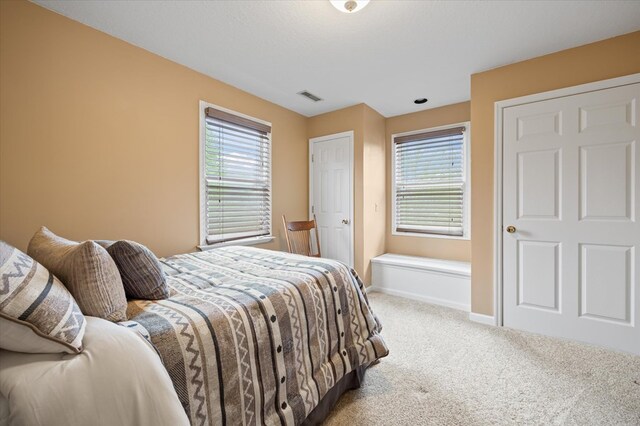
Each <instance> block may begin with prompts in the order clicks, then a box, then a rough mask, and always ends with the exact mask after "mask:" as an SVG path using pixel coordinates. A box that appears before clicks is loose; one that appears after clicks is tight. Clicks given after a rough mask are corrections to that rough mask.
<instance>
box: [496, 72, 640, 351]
mask: <svg viewBox="0 0 640 426" xmlns="http://www.w3.org/2000/svg"><path fill="white" fill-rule="evenodd" d="M639 101H640V84H630V85H625V86H619V87H614V88H610V89H605V90H598V91H593V92H588V93H582V94H578V95H573V96H565V97H560V98H556V99H550V100H545V101H540V102H533V103H528V104H523V105H518V106H513V107H508V108H505V109H504V112H503V153H504V155H503V224H504V227H503V309H504V311H503V312H504V325H505V326H508V327H513V328H518V329H523V330H528V331H532V332H537V333H542V334H548V335H553V336H559V337H566V338H570V339H575V340H580V341H584V342H589V343H594V344H598V345H603V346H608V347H611V348H615V349H619V350H623V351H628V352H634V353H637V354H640V324H639V321H638V313H639V310H640V284H639V281H640V280H639V277H638V273H639V272H640V262H639V260H638V259H639V258H640V253H638V250H639V249H640V247H639V245H640V226H639V225H638V217H637V215H638V211H639V210H640V203H639V199H640V196H639V195H640V193H639V191H640V178H639V173H638V167H639V166H640V152H639V149H638V141H639V140H640V129H639V121H640V115H639V111H638V102H639Z"/></svg>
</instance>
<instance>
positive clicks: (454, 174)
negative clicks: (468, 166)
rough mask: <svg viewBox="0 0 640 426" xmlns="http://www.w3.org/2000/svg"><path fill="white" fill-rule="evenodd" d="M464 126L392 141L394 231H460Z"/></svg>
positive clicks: (424, 232) (452, 232)
mask: <svg viewBox="0 0 640 426" xmlns="http://www.w3.org/2000/svg"><path fill="white" fill-rule="evenodd" d="M464 132H465V128H464V127H456V128H452V129H445V130H437V131H433V132H425V133H420V134H415V135H408V136H401V137H397V138H395V139H394V142H395V229H396V231H397V232H411V233H423V234H442V235H452V236H462V235H463V234H464V220H463V217H464V215H463V213H464V212H463V209H464V181H465V176H464Z"/></svg>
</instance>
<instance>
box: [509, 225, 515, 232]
mask: <svg viewBox="0 0 640 426" xmlns="http://www.w3.org/2000/svg"><path fill="white" fill-rule="evenodd" d="M507 232H508V233H510V234H513V233H514V232H516V227H515V226H513V225H509V226H507Z"/></svg>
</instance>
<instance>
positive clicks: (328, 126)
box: [307, 104, 386, 284]
mask: <svg viewBox="0 0 640 426" xmlns="http://www.w3.org/2000/svg"><path fill="white" fill-rule="evenodd" d="M384 127H385V118H384V117H383V116H382V115H380V114H379V113H378V112H377V111H375V110H374V109H372V108H370V107H369V106H367V105H365V104H359V105H354V106H351V107H348V108H343V109H340V110H337V111H333V112H329V113H326V114H320V115H316V116H315V117H311V118H309V121H308V132H307V135H308V137H309V138H315V137H319V136H327V135H332V134H335V133H341V132H346V131H350V130H352V131H353V132H354V142H353V145H354V147H353V156H354V215H353V218H354V224H353V225H354V227H355V229H354V251H355V256H354V263H355V264H354V268H355V270H356V271H357V272H358V274H359V275H360V276H361V277H362V279H363V281H364V282H365V283H366V284H369V283H370V280H371V270H370V262H369V261H370V260H371V258H372V257H375V256H378V255H379V254H382V253H384V248H385V240H384V223H385V208H384V204H385V199H386V197H385V193H384V182H385V180H384V179H385V174H384V155H385V151H384ZM376 206H377V208H376ZM365 230H366V232H365Z"/></svg>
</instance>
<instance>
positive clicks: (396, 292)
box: [367, 286, 471, 312]
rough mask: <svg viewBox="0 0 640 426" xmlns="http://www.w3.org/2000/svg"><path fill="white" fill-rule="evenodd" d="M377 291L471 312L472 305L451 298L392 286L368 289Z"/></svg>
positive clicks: (371, 291)
mask: <svg viewBox="0 0 640 426" xmlns="http://www.w3.org/2000/svg"><path fill="white" fill-rule="evenodd" d="M376 292H377V293H383V294H389V295H391V296H398V297H404V298H405V299H411V300H418V301H420V302H426V303H431V304H432V305H440V306H446V307H447V308H453V309H459V310H461V311H465V312H469V311H470V310H471V306H469V305H466V304H463V303H456V302H452V301H450V300H445V299H438V298H436V297H429V296H424V295H421V294H416V293H411V292H408V291H402V290H394V289H390V288H380V287H373V286H370V287H369V288H368V289H367V293H376Z"/></svg>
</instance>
